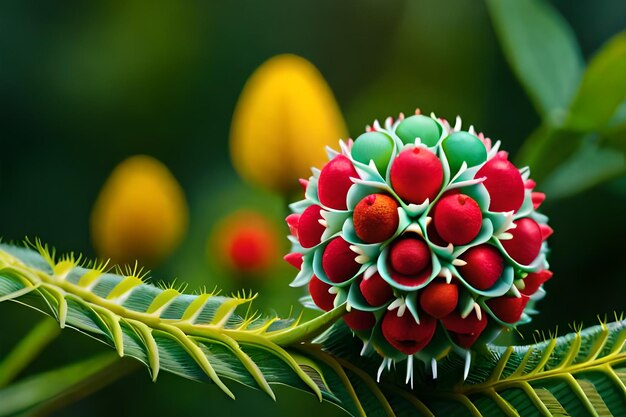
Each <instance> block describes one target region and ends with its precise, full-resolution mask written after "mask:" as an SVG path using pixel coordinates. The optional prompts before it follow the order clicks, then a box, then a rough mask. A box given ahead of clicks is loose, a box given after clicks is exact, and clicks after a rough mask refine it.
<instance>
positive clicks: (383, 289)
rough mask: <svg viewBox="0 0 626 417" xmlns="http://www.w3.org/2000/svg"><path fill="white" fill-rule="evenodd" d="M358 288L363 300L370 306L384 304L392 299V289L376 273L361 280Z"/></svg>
mask: <svg viewBox="0 0 626 417" xmlns="http://www.w3.org/2000/svg"><path fill="white" fill-rule="evenodd" d="M359 288H360V290H361V294H363V298H365V301H367V303H368V304H369V305H371V306H380V305H383V304H386V303H387V302H389V301H391V299H392V298H393V289H392V288H391V286H390V285H389V284H388V283H387V281H385V280H384V279H383V277H381V276H380V274H379V273H378V272H376V273H375V274H374V275H372V276H371V277H369V278H367V279H366V278H363V279H362V280H361V282H360V283H359Z"/></svg>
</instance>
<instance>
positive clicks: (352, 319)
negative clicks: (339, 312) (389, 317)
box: [343, 308, 376, 331]
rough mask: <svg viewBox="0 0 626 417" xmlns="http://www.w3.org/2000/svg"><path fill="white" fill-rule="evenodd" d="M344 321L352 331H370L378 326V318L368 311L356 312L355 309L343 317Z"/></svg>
mask: <svg viewBox="0 0 626 417" xmlns="http://www.w3.org/2000/svg"><path fill="white" fill-rule="evenodd" d="M343 321H345V322H346V324H347V325H348V327H350V328H351V329H352V330H357V331H359V330H369V329H371V328H372V327H374V325H375V324H376V316H374V314H372V313H370V312H368V311H361V310H355V309H354V308H353V309H352V310H351V311H350V312H349V313H348V314H345V315H344V316H343Z"/></svg>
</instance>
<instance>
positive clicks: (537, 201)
mask: <svg viewBox="0 0 626 417" xmlns="http://www.w3.org/2000/svg"><path fill="white" fill-rule="evenodd" d="M530 198H531V200H532V201H533V208H534V209H535V210H537V209H538V208H539V206H540V205H541V204H542V203H543V202H544V201H545V199H546V195H545V194H544V193H538V192H532V193H530Z"/></svg>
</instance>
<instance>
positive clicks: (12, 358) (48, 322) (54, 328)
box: [0, 317, 61, 388]
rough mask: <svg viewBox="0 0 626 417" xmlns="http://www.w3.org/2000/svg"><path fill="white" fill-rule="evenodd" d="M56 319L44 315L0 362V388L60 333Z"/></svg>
mask: <svg viewBox="0 0 626 417" xmlns="http://www.w3.org/2000/svg"><path fill="white" fill-rule="evenodd" d="M60 331H61V329H60V328H59V324H58V323H57V322H56V320H54V319H52V318H50V317H46V318H45V319H43V320H42V321H41V322H39V323H38V324H37V325H36V326H35V327H33V328H32V329H31V331H30V332H29V333H28V334H27V335H26V336H25V337H23V338H22V340H20V342H19V343H18V344H17V346H15V347H14V348H13V350H12V351H11V352H10V353H9V354H8V355H7V356H6V358H4V360H3V361H2V362H0V388H2V387H4V386H6V385H7V384H8V383H10V382H11V381H12V380H13V379H14V378H15V377H16V376H17V375H19V373H20V372H22V371H23V370H24V368H26V367H27V366H28V365H29V364H30V363H31V362H32V361H33V360H34V359H35V358H36V357H37V356H38V355H39V354H40V353H41V351H42V350H43V349H44V348H45V347H46V346H48V344H50V342H52V341H53V340H54V339H55V338H56V337H57V336H58V335H59V333H60Z"/></svg>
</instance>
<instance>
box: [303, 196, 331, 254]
mask: <svg viewBox="0 0 626 417" xmlns="http://www.w3.org/2000/svg"><path fill="white" fill-rule="evenodd" d="M321 209H322V208H321V207H320V206H318V205H317V204H314V205H312V206H309V207H307V208H306V210H304V211H303V212H302V214H301V215H300V221H299V222H298V239H299V241H300V245H302V247H303V248H312V247H313V246H315V245H317V244H318V243H320V241H321V239H322V234H323V233H324V230H326V228H325V227H324V226H322V224H321V223H320V220H322V215H321V214H320V210H321Z"/></svg>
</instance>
